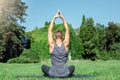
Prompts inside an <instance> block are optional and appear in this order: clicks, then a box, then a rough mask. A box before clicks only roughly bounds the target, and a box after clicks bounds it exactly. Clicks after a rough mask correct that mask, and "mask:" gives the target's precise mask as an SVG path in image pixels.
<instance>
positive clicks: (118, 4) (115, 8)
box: [21, 0, 120, 31]
mask: <svg viewBox="0 0 120 80" xmlns="http://www.w3.org/2000/svg"><path fill="white" fill-rule="evenodd" d="M22 1H23V2H25V3H26V5H27V6H28V9H27V10H26V13H27V16H25V18H26V22H25V23H22V24H21V25H23V26H25V27H26V31H32V30H33V29H35V27H36V26H37V27H39V28H40V27H44V24H45V22H46V21H51V20H52V18H53V16H54V15H55V14H56V12H57V11H58V10H60V11H61V12H62V14H63V16H64V17H65V19H66V21H67V22H68V23H70V24H71V25H72V27H73V28H79V27H80V25H81V22H82V16H83V15H85V17H86V18H90V17H92V18H93V20H94V24H96V23H100V24H104V25H105V26H107V24H108V22H111V21H112V22H115V23H120V0H22ZM55 23H57V24H59V23H62V21H61V19H56V20H55Z"/></svg>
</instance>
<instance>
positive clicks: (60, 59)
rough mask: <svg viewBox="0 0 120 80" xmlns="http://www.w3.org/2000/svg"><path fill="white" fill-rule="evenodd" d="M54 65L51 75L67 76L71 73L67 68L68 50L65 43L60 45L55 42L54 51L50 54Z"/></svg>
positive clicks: (50, 71)
mask: <svg viewBox="0 0 120 80" xmlns="http://www.w3.org/2000/svg"><path fill="white" fill-rule="evenodd" d="M50 57H51V63H52V66H51V68H50V70H49V75H50V76H53V77H66V76H68V75H69V70H68V68H67V64H66V62H67V52H66V50H65V46H64V43H62V44H61V46H60V47H59V46H58V45H57V44H56V43H54V49H53V52H52V53H51V55H50Z"/></svg>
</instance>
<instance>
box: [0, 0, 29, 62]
mask: <svg viewBox="0 0 120 80" xmlns="http://www.w3.org/2000/svg"><path fill="white" fill-rule="evenodd" d="M0 6H1V7H0V40H3V41H4V42H5V44H4V45H0V48H1V49H3V48H4V50H3V51H2V52H3V55H2V56H3V57H4V58H3V61H5V62H6V61H7V60H8V59H9V58H12V57H17V56H19V55H17V54H20V53H21V52H22V51H21V49H22V45H21V38H22V37H23V36H24V29H25V28H24V26H21V25H20V24H19V23H22V22H25V18H24V16H26V13H25V11H26V9H27V6H26V4H25V3H24V2H22V1H21V0H11V1H10V0H0ZM15 46H17V48H16V49H17V51H18V52H17V51H16V52H17V53H15V54H14V52H12V53H11V51H12V50H13V47H14V48H15ZM18 46H19V47H18ZM8 47H9V48H8ZM12 54H14V55H12ZM11 55H12V56H11ZM16 55H17V56H16ZM0 61H1V59H0Z"/></svg>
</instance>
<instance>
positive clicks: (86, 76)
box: [16, 74, 96, 79]
mask: <svg viewBox="0 0 120 80" xmlns="http://www.w3.org/2000/svg"><path fill="white" fill-rule="evenodd" d="M93 77H96V76H91V75H80V74H77V75H73V76H71V77H62V78H93ZM16 78H53V79H54V78H58V77H47V76H34V75H33V76H20V75H19V76H16Z"/></svg>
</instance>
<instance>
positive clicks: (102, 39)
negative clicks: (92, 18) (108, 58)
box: [96, 23, 106, 50]
mask: <svg viewBox="0 0 120 80" xmlns="http://www.w3.org/2000/svg"><path fill="white" fill-rule="evenodd" d="M96 29H97V33H98V47H99V50H106V45H105V44H106V29H105V26H104V25H101V24H99V23H97V24H96Z"/></svg>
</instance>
